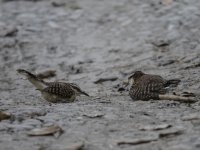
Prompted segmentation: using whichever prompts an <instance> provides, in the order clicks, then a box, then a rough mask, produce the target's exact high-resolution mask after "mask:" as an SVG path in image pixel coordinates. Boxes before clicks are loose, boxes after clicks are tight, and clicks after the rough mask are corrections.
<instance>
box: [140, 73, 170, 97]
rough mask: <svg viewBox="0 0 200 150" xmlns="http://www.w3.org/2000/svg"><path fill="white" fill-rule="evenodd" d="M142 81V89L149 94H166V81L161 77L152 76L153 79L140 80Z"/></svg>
mask: <svg viewBox="0 0 200 150" xmlns="http://www.w3.org/2000/svg"><path fill="white" fill-rule="evenodd" d="M140 81H141V83H140V84H141V86H142V87H141V88H142V89H144V90H145V91H146V92H147V93H159V94H164V93H166V89H165V87H164V84H165V82H166V80H165V79H163V78H162V77H161V76H157V75H154V76H151V77H147V76H146V77H145V76H144V78H143V79H141V80H140Z"/></svg>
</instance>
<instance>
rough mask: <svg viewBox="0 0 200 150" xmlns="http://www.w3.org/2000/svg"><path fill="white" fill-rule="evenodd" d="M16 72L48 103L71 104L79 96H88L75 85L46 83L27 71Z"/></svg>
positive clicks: (56, 82)
mask: <svg viewBox="0 0 200 150" xmlns="http://www.w3.org/2000/svg"><path fill="white" fill-rule="evenodd" d="M17 72H18V73H19V74H21V75H24V76H25V77H26V78H27V79H28V81H29V82H31V83H32V84H33V85H34V86H35V87H36V90H38V91H40V92H41V94H42V96H43V98H44V99H45V100H47V101H49V102H52V103H57V102H73V101H75V99H76V96H80V95H81V94H82V95H85V96H89V94H87V93H86V92H85V91H83V90H81V88H80V87H79V86H78V85H77V84H75V83H68V82H64V81H62V82H61V81H55V82H46V81H44V80H42V79H40V78H38V77H37V75H35V74H33V73H31V72H29V71H27V70H24V69H17Z"/></svg>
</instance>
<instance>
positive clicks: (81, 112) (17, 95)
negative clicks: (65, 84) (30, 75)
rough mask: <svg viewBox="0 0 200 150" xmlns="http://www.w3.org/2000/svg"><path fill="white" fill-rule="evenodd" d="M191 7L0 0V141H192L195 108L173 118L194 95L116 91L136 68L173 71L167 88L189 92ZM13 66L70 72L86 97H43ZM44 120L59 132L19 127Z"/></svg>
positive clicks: (155, 0) (159, 144) (198, 47)
mask: <svg viewBox="0 0 200 150" xmlns="http://www.w3.org/2000/svg"><path fill="white" fill-rule="evenodd" d="M199 9H200V2H199V0H190V1H188V0H176V1H175V0H152V1H149V0H133V1H131V0H123V1H121V0H66V1H64V0H62V1H61V0H59V1H56V0H55V1H50V0H1V1H0V62H1V63H0V67H1V71H0V84H1V86H0V95H1V96H0V110H1V111H5V112H8V113H11V114H12V116H11V118H10V119H9V120H2V121H1V122H0V135H1V136H0V145H1V146H0V149H1V150H18V149H20V150H27V149H29V150H46V149H48V150H49V149H50V150H53V149H56V150H64V149H70V146H71V145H72V147H71V149H73V148H74V149H78V148H79V149H81V148H82V149H85V150H105V149H106V150H107V149H108V150H109V149H114V150H118V149H124V150H133V149H134V150H143V149H145V150H146V149H152V150H161V149H162V150H177V149H179V150H190V149H191V150H195V149H199V147H200V138H199V137H200V130H199V128H200V120H199V117H196V118H193V119H192V118H190V119H188V120H187V119H186V120H184V119H182V118H184V117H185V118H187V116H192V115H191V114H196V116H199V114H200V112H199V110H200V105H199V104H200V103H199V102H196V103H194V104H185V103H179V102H174V101H167V100H166V101H132V100H131V98H130V97H129V96H128V93H127V92H126V91H124V92H123V93H119V92H118V91H117V90H118V89H117V88H118V87H119V86H120V85H121V83H122V82H123V81H124V80H125V79H127V77H128V75H129V74H130V73H131V72H133V71H135V70H142V71H144V72H146V73H153V74H159V75H162V76H163V77H165V78H169V79H170V78H180V79H181V80H182V82H181V83H180V85H179V86H178V87H177V88H176V89H174V91H175V92H176V93H182V92H185V91H186V92H188V91H189V92H193V93H196V94H197V95H198V94H199V93H198V92H199V89H200V77H199V74H200V68H199V67H200V44H199V42H200V41H199V36H200V12H199ZM18 68H24V69H28V70H30V71H33V72H34V71H37V72H40V71H44V70H48V69H53V70H57V77H55V78H54V79H52V80H57V79H66V80H68V81H70V82H76V83H77V84H79V85H80V87H82V88H83V89H84V90H85V91H87V92H88V93H89V94H90V95H91V97H90V98H87V97H84V96H83V97H79V98H78V99H77V101H76V102H74V103H66V104H49V103H48V102H46V101H44V100H43V99H42V98H41V96H40V93H39V92H38V91H36V90H35V89H34V88H33V86H32V85H31V84H30V83H29V82H28V81H26V80H23V79H21V77H20V76H19V75H18V74H17V73H16V69H18ZM113 77H114V78H117V80H113V81H106V82H103V83H100V84H95V83H94V82H95V81H98V79H102V78H113ZM166 124H167V126H169V128H163V129H161V130H141V128H145V127H146V126H151V128H153V129H154V128H157V126H158V127H159V126H163V125H166ZM51 125H58V126H60V127H61V128H62V129H63V130H64V133H62V135H60V136H39V137H38V136H36V137H31V136H28V135H27V133H28V132H29V131H30V130H32V129H35V128H41V127H46V126H51ZM152 126H153V127H152ZM154 126H155V127H154Z"/></svg>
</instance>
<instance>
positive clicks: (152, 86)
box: [128, 71, 180, 100]
mask: <svg viewBox="0 0 200 150" xmlns="http://www.w3.org/2000/svg"><path fill="white" fill-rule="evenodd" d="M128 80H129V81H131V82H132V85H131V88H130V90H129V95H130V97H131V98H132V99H134V100H149V99H159V95H160V94H166V92H167V90H166V87H168V86H170V85H174V86H177V85H178V83H179V82H180V80H179V79H172V80H166V79H163V78H162V77H161V76H159V75H152V74H145V73H143V72H142V71H136V72H135V73H134V74H133V75H131V76H130V77H129V78H128Z"/></svg>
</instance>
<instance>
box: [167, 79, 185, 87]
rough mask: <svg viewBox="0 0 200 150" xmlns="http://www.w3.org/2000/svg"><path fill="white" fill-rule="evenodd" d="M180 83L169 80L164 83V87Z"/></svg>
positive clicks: (178, 80)
mask: <svg viewBox="0 0 200 150" xmlns="http://www.w3.org/2000/svg"><path fill="white" fill-rule="evenodd" d="M180 82H181V80H180V79H171V80H167V82H166V83H165V86H170V85H172V86H177V85H178V84H179V83H180Z"/></svg>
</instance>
